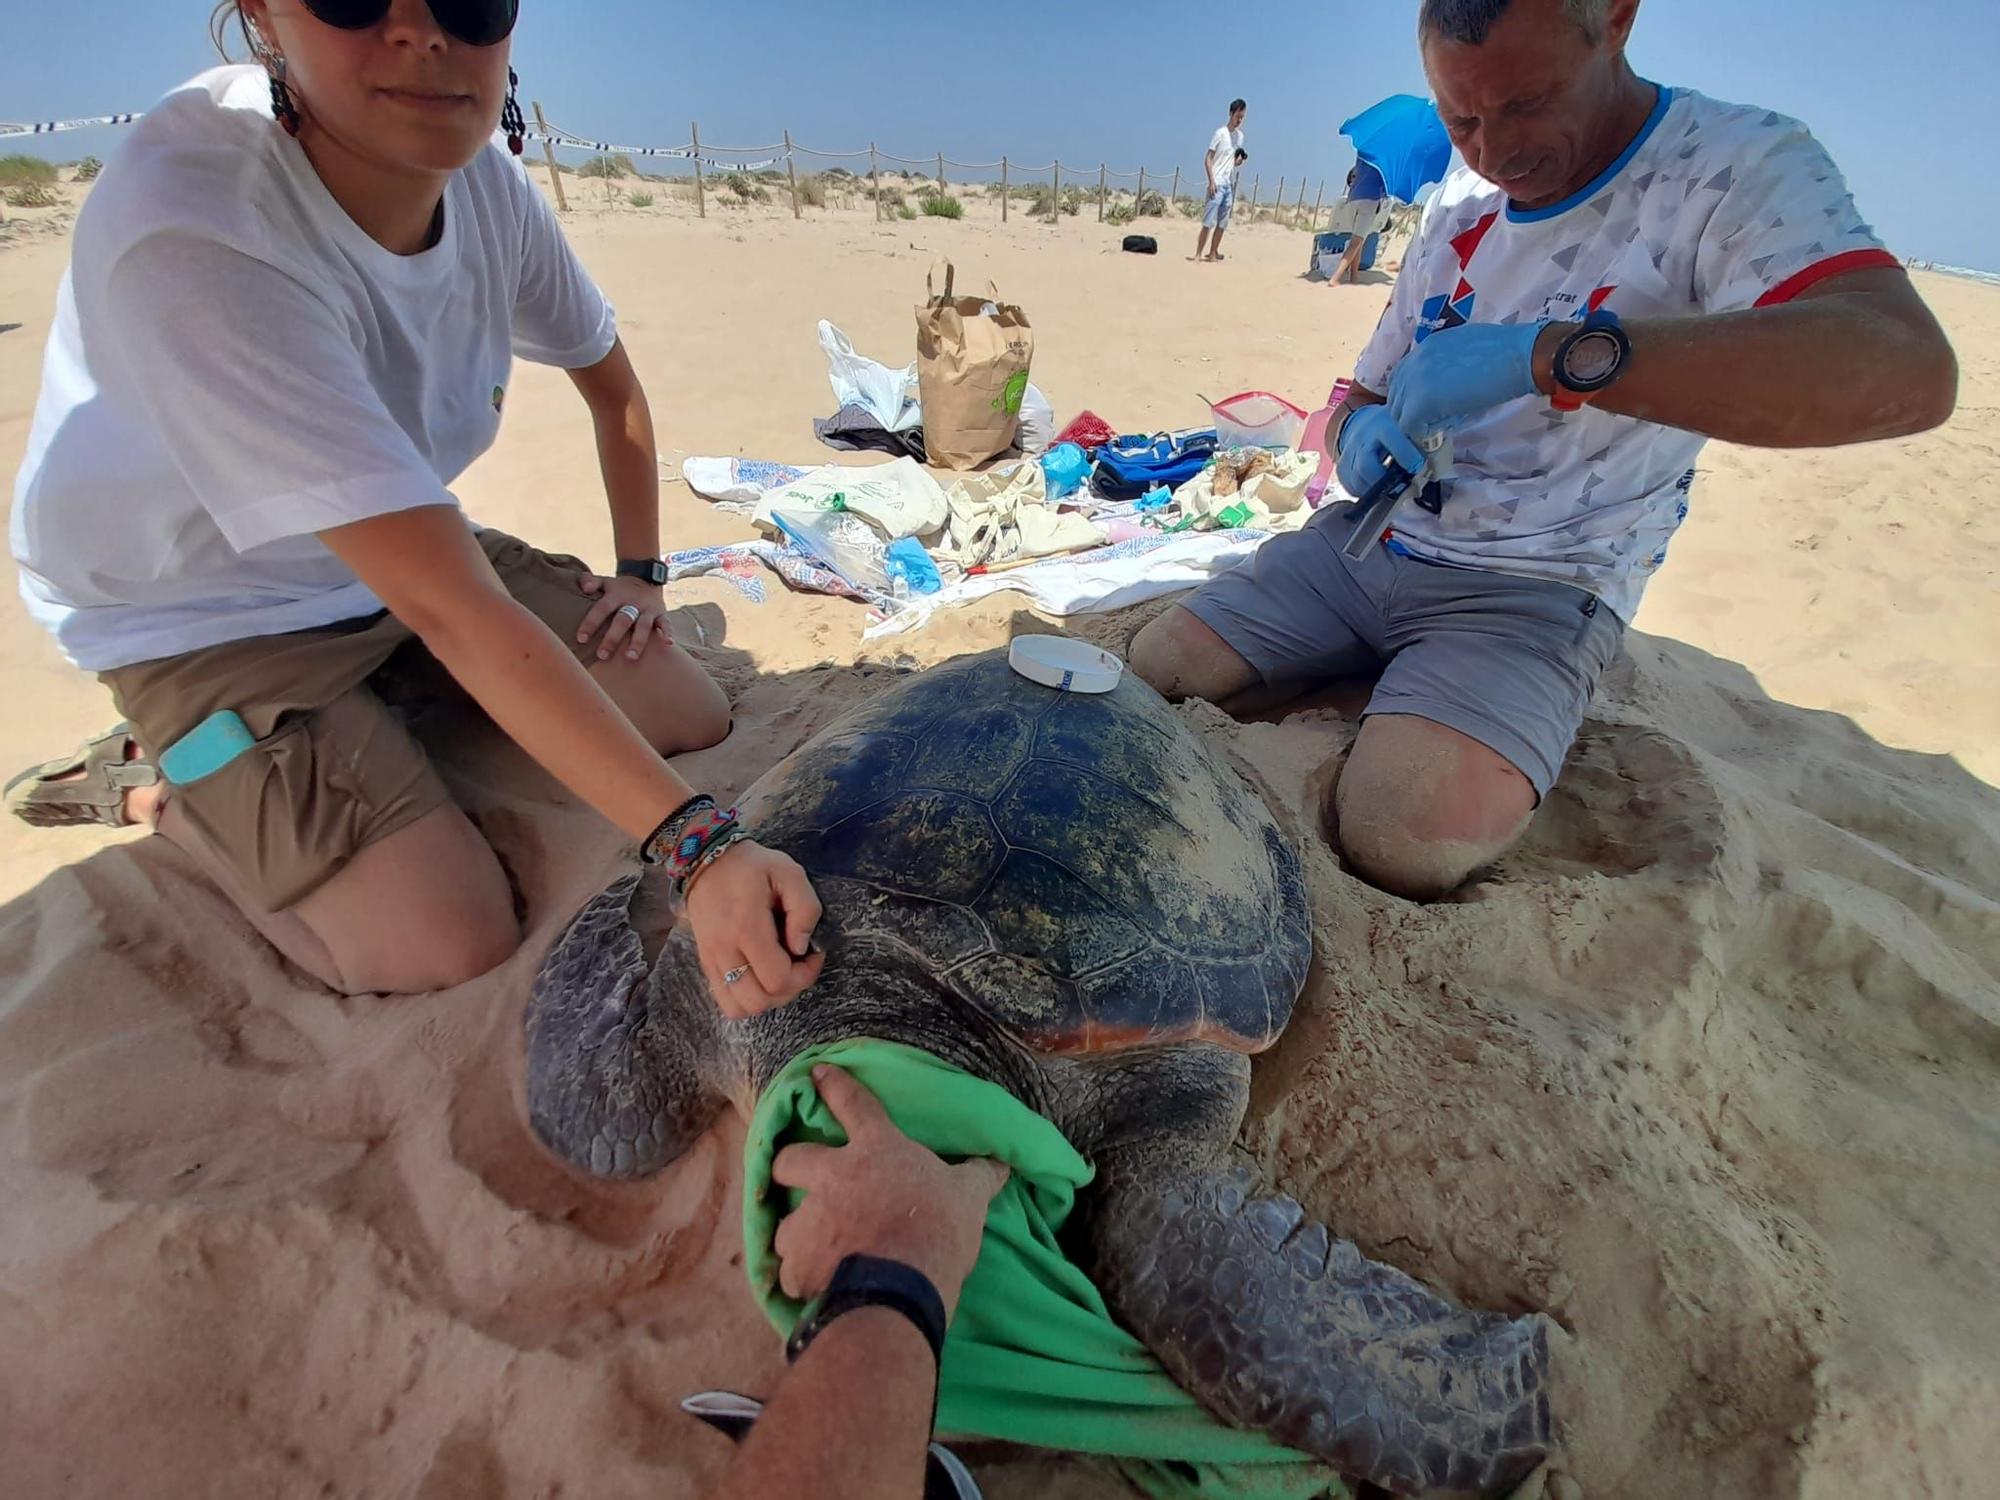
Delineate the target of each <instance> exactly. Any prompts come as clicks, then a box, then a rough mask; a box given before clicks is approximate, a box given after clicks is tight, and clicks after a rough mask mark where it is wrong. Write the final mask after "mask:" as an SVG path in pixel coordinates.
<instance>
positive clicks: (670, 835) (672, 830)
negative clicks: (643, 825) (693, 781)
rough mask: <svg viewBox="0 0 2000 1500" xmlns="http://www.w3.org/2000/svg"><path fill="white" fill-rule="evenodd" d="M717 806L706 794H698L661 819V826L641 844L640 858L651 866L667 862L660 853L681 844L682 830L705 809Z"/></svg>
mask: <svg viewBox="0 0 2000 1500" xmlns="http://www.w3.org/2000/svg"><path fill="white" fill-rule="evenodd" d="M714 806H715V799H714V798H713V797H711V796H709V795H708V794H707V793H706V792H697V793H695V794H694V795H693V796H692V797H690V798H688V799H687V801H685V802H683V803H682V804H681V805H680V806H679V807H677V808H675V809H674V810H673V811H672V812H670V813H668V814H667V815H666V816H665V817H664V818H662V819H660V822H659V826H657V827H656V828H654V830H653V831H652V832H651V833H649V834H647V835H646V837H645V838H644V839H643V840H641V841H640V844H639V858H640V860H641V861H642V862H643V863H645V864H649V865H657V864H662V863H664V862H665V856H664V855H662V854H661V853H660V852H659V851H660V849H661V848H662V847H664V846H668V845H672V844H676V843H679V842H680V836H681V830H682V829H683V828H685V827H686V826H687V825H688V823H689V822H690V821H691V820H692V819H693V817H694V815H695V814H696V813H698V812H700V811H702V810H703V809H704V808H711V807H714Z"/></svg>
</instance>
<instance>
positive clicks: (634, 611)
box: [618, 604, 639, 625]
mask: <svg viewBox="0 0 2000 1500" xmlns="http://www.w3.org/2000/svg"><path fill="white" fill-rule="evenodd" d="M618 613H619V614H621V615H623V616H624V617H625V618H626V619H628V620H630V621H631V622H632V623H633V624H634V625H636V624H638V623H639V606H638V605H636V604H621V605H619V606H618Z"/></svg>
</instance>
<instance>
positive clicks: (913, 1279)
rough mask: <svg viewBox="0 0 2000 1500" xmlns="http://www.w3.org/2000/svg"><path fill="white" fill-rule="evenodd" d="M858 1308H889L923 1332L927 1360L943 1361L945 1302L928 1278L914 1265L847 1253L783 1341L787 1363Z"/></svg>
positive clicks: (940, 1363) (794, 1359)
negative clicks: (827, 1327)
mask: <svg viewBox="0 0 2000 1500" xmlns="http://www.w3.org/2000/svg"><path fill="white" fill-rule="evenodd" d="M858 1307H887V1308H892V1309H894V1310H895V1311H896V1312H899V1313H901V1314H902V1315H903V1316H904V1317H906V1318H908V1319H909V1320H910V1321H911V1322H912V1323H914V1324H916V1326H917V1331H918V1332H920V1333H921V1334H923V1336H924V1340H925V1342H927V1343H928V1344H929V1345H930V1346H931V1357H932V1358H933V1359H935V1360H936V1361H937V1362H938V1363H939V1365H940V1366H942V1364H943V1362H944V1333H945V1320H944V1298H942V1297H940V1296H939V1295H938V1289H937V1288H936V1287H935V1286H933V1285H931V1279H930V1277H928V1276H926V1275H924V1273H923V1272H922V1271H919V1270H918V1269H917V1268H916V1267H915V1266H906V1265H904V1264H903V1263H902V1262H901V1261H899V1260H884V1259H882V1258H881V1257H880V1256H875V1255H849V1256H847V1257H845V1258H844V1259H842V1261H841V1262H840V1264H839V1265H838V1266H835V1267H834V1270H833V1279H832V1280H831V1281H829V1282H828V1283H827V1285H826V1290H825V1291H824V1292H822V1293H821V1294H820V1295H819V1296H818V1297H816V1298H815V1299H813V1301H812V1302H811V1303H809V1304H808V1305H807V1307H806V1310H805V1315H804V1316H803V1317H801V1318H800V1319H799V1321H798V1326H797V1327H795V1328H794V1329H793V1330H792V1336H791V1337H790V1338H789V1339H787V1340H786V1341H785V1359H786V1362H787V1363H790V1362H793V1361H796V1360H797V1359H798V1357H799V1356H800V1355H801V1354H803V1353H805V1352H806V1349H807V1347H808V1346H809V1345H810V1344H811V1343H812V1341H813V1340H814V1339H816V1338H818V1337H819V1335H820V1334H821V1333H822V1332H824V1331H825V1329H826V1326H827V1325H828V1324H829V1323H831V1322H832V1321H833V1320H834V1319H835V1318H837V1317H839V1316H840V1315H841V1314H842V1313H850V1312H853V1311H854V1310H855V1309H856V1308H858Z"/></svg>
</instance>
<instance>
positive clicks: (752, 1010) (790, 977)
mask: <svg viewBox="0 0 2000 1500" xmlns="http://www.w3.org/2000/svg"><path fill="white" fill-rule="evenodd" d="M687 914H688V925H689V927H690V928H692V929H693V932H694V941H695V947H696V948H697V949H698V950H699V951H700V953H701V967H702V972H703V973H705V974H707V975H708V987H709V990H710V991H711V992H712V993H713V994H714V996H715V1004H716V1007H717V1008H718V1009H719V1010H720V1011H721V1012H722V1013H723V1014H724V1015H725V1016H728V1017H729V1018H730V1019H731V1020H733V1021H740V1020H742V1019H743V1018H744V1017H745V1016H754V1015H756V1014H757V1013H758V1012H759V1011H766V1010H771V1009H774V1008H775V1007H777V1006H780V1005H783V1004H785V1002H787V1001H788V1000H793V999H796V998H797V997H798V995H799V994H800V993H802V992H803V991H804V990H806V989H808V988H810V987H811V986H812V985H813V984H814V983H815V982H817V980H818V979H819V971H820V968H821V966H822V965H823V964H824V963H825V962H826V955H825V954H822V953H813V952H811V951H810V948H811V944H812V935H813V929H814V928H815V927H817V926H818V925H819V914H820V904H819V897H817V896H815V895H814V894H813V888H812V881H811V880H809V879H808V878H807V877H806V872H805V870H804V869H803V868H802V867H801V866H800V865H799V863H798V861H797V860H795V859H793V858H791V857H790V856H789V855H785V854H780V853H779V852H778V851H777V850H775V849H766V848H765V847H764V846H763V845H762V844H759V843H757V842H755V841H754V840H751V839H738V840H737V841H736V842H735V843H734V844H732V845H730V846H729V847H728V848H727V849H725V850H723V851H722V853H721V854H719V855H718V856H716V859H715V862H714V863H713V864H711V865H710V866H708V868H707V869H705V870H703V871H701V873H700V875H699V877H698V878H697V879H696V880H695V881H694V883H693V884H692V885H690V886H689V887H688V894H687Z"/></svg>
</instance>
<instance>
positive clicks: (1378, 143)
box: [1340, 94, 1451, 203]
mask: <svg viewBox="0 0 2000 1500" xmlns="http://www.w3.org/2000/svg"><path fill="white" fill-rule="evenodd" d="M1340 133H1341V134H1342V135H1344V136H1346V137H1347V138H1348V139H1349V140H1350V141H1352V142H1354V152H1355V155H1357V156H1359V157H1360V158H1361V159H1362V160H1363V161H1365V162H1367V163H1368V164H1369V165H1370V166H1372V167H1374V168H1375V170H1376V171H1378V172H1380V173H1381V174H1382V181H1383V183H1384V184H1385V185H1386V186H1387V187H1388V189H1389V196H1390V197H1392V198H1399V199H1401V200H1402V201H1403V202H1405V203H1413V202H1415V201H1416V197H1417V194H1418V192H1419V191H1421V190H1422V188H1423V186H1424V184H1425V183H1427V182H1442V181H1443V180H1444V174H1445V169H1446V168H1447V167H1448V166H1449V165H1450V164H1451V137H1450V136H1448V135H1446V134H1445V132H1444V122H1443V121H1442V120H1440V119H1439V118H1438V112H1437V107H1436V106H1435V105H1433V104H1432V103H1431V102H1430V100H1428V99H1419V98H1417V97H1416V95H1414V94H1391V95H1390V96H1389V97H1388V98H1387V99H1384V100H1383V101H1382V102H1381V103H1380V104H1376V105H1371V106H1370V107H1369V108H1367V109H1364V110H1363V111H1362V112H1361V113H1360V114H1358V115H1356V116H1355V117H1354V118H1353V119H1351V120H1349V121H1347V123H1345V124H1344V125H1342V126H1341V127H1340Z"/></svg>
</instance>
